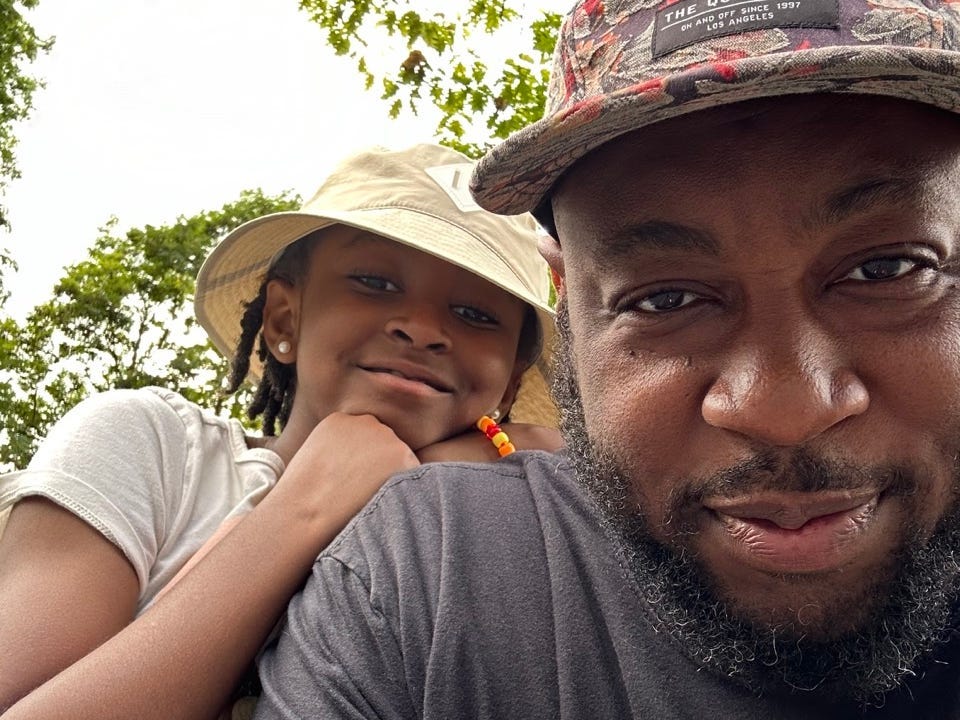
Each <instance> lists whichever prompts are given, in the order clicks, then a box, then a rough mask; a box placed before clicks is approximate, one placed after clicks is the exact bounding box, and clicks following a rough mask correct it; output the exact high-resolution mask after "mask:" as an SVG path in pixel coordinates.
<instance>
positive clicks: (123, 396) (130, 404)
mask: <svg viewBox="0 0 960 720" xmlns="http://www.w3.org/2000/svg"><path fill="white" fill-rule="evenodd" d="M208 426H209V427H213V428H217V429H219V430H220V431H226V432H230V433H236V432H240V433H242V428H241V426H240V423H239V422H238V421H237V420H234V419H232V418H223V417H218V416H216V415H214V414H213V413H212V412H210V411H209V410H207V409H206V408H203V407H201V406H200V405H198V404H196V403H194V402H192V401H190V400H188V399H187V398H185V397H184V396H183V395H181V394H179V393H177V392H174V391H173V390H168V389H167V388H161V387H143V388H137V389H118V390H107V391H105V392H101V393H97V394H95V395H91V396H89V397H87V398H85V399H84V400H82V401H81V402H80V403H78V404H77V405H76V406H74V407H73V408H72V409H71V410H70V411H69V412H67V413H66V414H65V415H64V416H63V418H61V419H60V421H59V422H58V423H57V424H56V425H55V426H54V428H53V430H52V432H51V434H53V433H57V434H59V433H62V432H66V433H70V434H78V435H79V436H81V437H82V436H89V435H90V434H94V435H95V434H98V433H99V432H103V431H106V432H109V433H111V434H112V433H119V434H122V435H128V434H135V433H137V432H143V431H149V430H151V429H152V430H153V431H155V432H158V433H159V434H160V435H161V436H162V437H177V436H183V435H187V436H190V435H193V434H195V433H200V432H202V431H203V429H204V428H205V427H208Z"/></svg>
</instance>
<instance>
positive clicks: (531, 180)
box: [471, 0, 960, 214]
mask: <svg viewBox="0 0 960 720" xmlns="http://www.w3.org/2000/svg"><path fill="white" fill-rule="evenodd" d="M802 93H854V94H867V95H885V96H889V97H895V98H903V99H905V100H914V101H917V102H922V103H927V104H930V105H935V106H937V107H940V108H943V109H945V110H949V111H951V112H960V2H956V1H955V2H942V1H941V0H927V1H926V2H921V1H919V0H663V2H654V1H652V0H578V2H577V4H576V5H575V6H574V8H573V10H572V11H571V13H570V14H569V15H568V16H567V18H566V20H565V21H564V23H563V25H562V27H561V29H560V35H559V38H558V41H557V48H556V53H555V56H554V66H553V70H552V73H551V79H550V86H549V88H548V96H547V110H546V112H545V114H544V118H543V119H542V120H540V121H538V122H536V123H534V124H533V125H530V126H528V127H526V128H524V129H523V130H521V131H519V132H517V133H515V134H514V135H512V136H511V137H509V138H508V139H507V140H505V141H504V142H503V143H501V144H500V145H499V146H497V147H495V148H493V150H491V151H490V152H489V153H488V154H487V156H486V157H485V158H483V160H481V161H480V163H479V164H478V166H477V168H476V170H475V172H474V175H473V179H472V182H471V190H472V191H473V194H474V197H476V199H477V202H478V203H479V204H480V205H482V206H483V207H485V208H487V209H488V210H492V211H494V212H498V213H508V214H514V213H519V212H523V211H527V210H533V209H535V208H537V206H538V205H540V204H541V203H542V202H543V200H544V199H545V198H546V196H547V195H548V193H549V191H550V188H551V187H552V186H553V184H554V183H555V182H556V181H557V180H558V179H559V178H560V176H561V175H562V174H563V172H564V171H565V170H567V169H568V168H569V167H570V166H571V165H573V164H574V163H575V162H576V161H577V160H579V159H580V158H581V157H583V156H584V155H586V154H587V153H589V152H590V151H591V150H593V149H594V148H597V147H599V146H600V145H602V144H604V143H606V142H608V141H610V140H612V139H613V138H615V137H617V136H618V135H622V134H624V133H627V132H630V131H631V130H635V129H637V128H641V127H643V126H645V125H650V124H652V123H655V122H659V121H660V120H665V119H667V118H671V117H676V116H678V115H682V114H686V113H690V112H695V111H698V110H704V109H707V108H711V107H716V106H718V105H726V104H729V103H735V102H740V101H743V100H752V99H754V98H761V97H770V96H775V95H795V94H802Z"/></svg>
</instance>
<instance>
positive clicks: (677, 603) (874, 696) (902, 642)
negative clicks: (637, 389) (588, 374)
mask: <svg viewBox="0 0 960 720" xmlns="http://www.w3.org/2000/svg"><path fill="white" fill-rule="evenodd" d="M557 327H558V332H557V340H556V342H557V348H556V353H555V360H554V367H555V376H554V384H553V392H554V398H555V400H556V402H557V406H558V408H559V410H560V426H561V429H562V431H563V435H564V439H565V441H566V446H567V452H568V455H569V458H570V461H571V464H572V466H573V468H574V471H575V474H576V477H577V480H578V481H579V483H580V484H581V485H582V486H583V487H584V488H585V489H586V490H587V492H588V493H589V495H590V496H591V498H592V500H593V502H594V504H595V505H596V506H597V507H598V509H599V510H600V514H601V517H602V518H603V523H604V525H605V528H604V529H605V530H606V531H607V532H608V533H609V534H610V535H611V537H613V539H614V541H615V543H616V546H617V550H618V554H619V558H618V559H619V560H620V562H621V565H622V566H623V567H624V568H625V569H626V572H627V574H628V575H629V579H630V580H631V584H632V585H633V587H634V588H635V590H636V591H637V592H638V593H639V595H640V597H641V599H642V600H644V601H645V602H646V604H647V606H648V607H649V609H650V613H651V618H652V621H653V623H654V626H655V628H656V629H657V630H662V631H666V632H667V633H668V634H669V635H670V636H671V637H672V638H673V640H674V641H675V643H676V644H677V645H678V646H679V647H680V649H681V650H682V651H683V652H684V654H686V655H687V656H688V657H689V658H691V659H692V660H693V661H694V662H696V663H697V664H698V665H700V666H701V667H703V668H705V669H708V670H710V671H712V672H714V673H717V674H719V675H721V676H724V677H727V678H730V679H732V680H734V681H736V682H738V683H740V684H742V685H744V686H746V687H747V688H749V689H750V690H752V691H754V692H755V693H758V694H765V693H773V694H776V693H784V692H794V691H798V690H802V691H810V692H816V693H817V694H821V693H822V694H823V695H825V696H827V697H830V698H838V697H845V698H847V699H848V700H850V701H852V702H855V703H857V704H859V705H861V706H867V705H881V704H883V702H884V695H885V694H886V693H888V692H889V691H891V690H893V689H895V688H897V687H899V686H900V685H901V684H902V683H904V682H905V681H906V680H907V678H909V677H910V676H912V675H914V674H916V670H917V668H918V666H919V665H920V664H921V663H922V662H923V661H924V660H926V659H927V658H928V657H929V656H930V655H931V653H932V652H933V651H934V650H935V649H936V648H937V646H938V645H939V644H940V643H941V641H942V640H943V639H944V638H945V637H946V635H947V633H948V630H949V628H950V627H952V626H953V625H954V624H955V623H956V621H957V617H956V616H955V615H954V613H955V612H956V611H955V606H956V601H957V598H958V592H960V551H958V549H960V504H958V503H957V501H956V500H954V501H953V502H952V503H951V505H950V507H949V508H948V509H947V511H946V512H945V514H944V517H943V518H942V519H941V520H940V521H939V523H938V524H937V526H936V528H935V529H934V530H933V532H932V534H930V533H924V532H923V531H922V529H921V528H919V527H917V526H916V525H910V524H907V525H904V526H903V527H902V528H901V543H900V551H899V552H898V553H896V554H895V555H894V556H892V557H891V558H890V559H889V562H888V563H887V566H886V567H884V568H881V569H878V572H876V573H874V574H873V577H872V578H871V580H870V581H869V582H867V583H865V584H864V586H862V587H860V588H855V589H852V590H851V592H849V593H846V594H844V595H842V596H838V597H836V598H835V599H834V600H833V602H832V604H831V605H828V606H826V608H825V610H826V612H825V614H824V615H823V616H821V618H820V621H819V623H818V625H819V632H817V628H811V627H810V626H808V625H805V624H804V623H803V622H800V620H799V619H798V618H797V617H793V618H792V620H790V619H782V620H778V621H777V622H775V623H770V622H761V621H758V620H757V619H756V618H751V617H750V616H749V613H747V612H745V611H744V609H743V608H741V607H739V606H738V604H737V602H736V601H735V600H734V599H732V598H730V597H729V596H727V595H726V594H725V592H724V591H723V589H722V584H721V583H718V582H716V581H715V580H713V579H712V578H711V575H710V573H709V571H708V570H707V569H706V568H705V567H704V566H703V565H701V564H700V562H699V561H698V558H697V557H696V553H695V552H691V551H690V548H689V546H688V545H686V544H685V542H684V538H685V537H686V538H687V539H689V537H691V535H693V534H695V533H696V523H695V521H694V519H693V517H692V511H691V508H699V503H698V501H699V500H700V499H702V498H703V497H705V496H707V495H716V496H724V495H728V496H733V495H736V494H737V493H738V492H743V491H744V490H747V489H763V488H777V489H782V490H795V491H816V490H831V489H853V488H857V487H858V486H859V487H870V486H871V483H873V484H872V486H873V487H876V482H877V480H878V479H882V481H883V482H882V485H881V486H882V487H885V488H886V490H885V492H887V493H889V494H891V495H899V496H900V497H902V498H903V499H904V500H905V501H906V503H905V504H906V505H907V507H908V508H909V507H914V508H915V507H916V503H918V502H920V498H921V497H922V493H920V492H918V485H917V481H916V476H915V473H913V472H912V471H911V470H910V469H908V468H901V467H887V468H873V469H871V470H864V469H860V468H856V467H851V466H848V465H842V464H839V463H836V462H833V461H829V460H826V459H823V458H819V457H816V456H814V455H813V454H811V453H810V452H808V451H805V450H802V449H799V450H797V451H795V452H794V453H793V454H792V456H791V457H790V458H789V460H786V461H785V460H783V459H782V454H781V453H774V452H773V451H769V450H768V451H762V450H761V451H759V452H757V453H756V454H755V456H754V457H752V458H751V459H749V460H747V461H745V462H743V463H739V464H738V465H736V466H734V467H730V468H725V469H723V470H721V471H720V472H717V473H715V474H714V475H713V476H711V477H709V478H706V479H696V480H690V481H688V482H682V483H678V487H677V489H676V490H675V492H674V493H672V495H671V498H670V503H669V507H670V509H671V511H670V513H669V514H668V517H670V523H669V525H670V527H671V528H672V530H671V533H672V534H671V535H668V536H667V540H666V541H661V540H658V539H657V538H656V537H655V536H654V534H653V533H652V532H651V522H650V520H649V519H648V518H647V517H645V516H644V513H643V508H642V507H640V508H637V507H636V503H633V504H631V502H630V495H631V481H633V482H635V481H636V473H631V472H629V471H628V469H627V468H625V467H624V466H622V465H621V464H620V463H618V461H617V459H616V458H615V457H614V455H613V454H612V453H611V452H609V451H607V450H605V449H604V448H603V447H602V446H600V445H599V444H598V443H597V442H593V441H591V439H590V437H589V435H588V432H587V424H586V419H585V417H584V411H583V403H582V401H581V396H580V389H579V386H578V383H577V378H576V374H575V372H576V371H575V369H574V368H575V367H576V363H575V358H574V349H573V346H572V336H571V332H570V325H569V316H568V313H567V309H566V306H565V304H564V303H563V301H561V302H560V304H559V306H558V308H557ZM640 440H641V441H642V438H641V439H640ZM878 474H879V475H880V476H881V477H880V478H878ZM958 486H960V471H958V470H957V468H954V477H953V497H954V498H956V497H957V490H958ZM631 505H632V507H631ZM907 514H908V515H911V514H915V513H907ZM784 582H786V583H789V582H793V583H795V584H796V585H795V586H796V587H798V588H800V587H802V586H803V583H804V578H803V577H802V576H796V577H793V578H788V577H785V578H784ZM851 619H852V620H851ZM830 628H833V629H834V630H833V635H831V634H830ZM836 628H843V629H842V630H839V631H837V630H836Z"/></svg>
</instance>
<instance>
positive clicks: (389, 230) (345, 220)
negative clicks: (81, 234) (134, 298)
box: [194, 144, 557, 426]
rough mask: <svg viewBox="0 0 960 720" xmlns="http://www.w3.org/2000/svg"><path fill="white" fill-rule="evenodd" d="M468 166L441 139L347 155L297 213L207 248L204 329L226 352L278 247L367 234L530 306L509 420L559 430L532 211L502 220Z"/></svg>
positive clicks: (544, 275) (252, 225) (253, 225)
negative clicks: (537, 343) (532, 325)
mask: <svg viewBox="0 0 960 720" xmlns="http://www.w3.org/2000/svg"><path fill="white" fill-rule="evenodd" d="M472 172H473V163H472V162H471V161H470V160H469V159H468V158H467V157H465V156H463V155H461V154H460V153H458V152H455V151H454V150H451V149H449V148H445V147H441V146H437V145H427V144H421V145H415V146H413V147H411V148H409V149H406V150H400V151H390V150H386V149H383V148H374V149H370V150H365V151H363V152H360V153H357V154H355V155H352V156H350V157H348V158H346V159H345V160H344V161H342V162H341V163H340V165H339V166H338V167H337V168H336V169H335V170H334V171H333V173H332V174H331V175H330V176H329V177H328V178H327V180H326V182H324V184H323V185H322V186H321V187H320V189H319V190H318V191H317V192H316V194H315V195H314V196H313V198H311V199H310V200H309V201H308V202H307V203H306V204H305V205H304V206H303V207H302V208H301V209H300V210H299V211H298V212H281V213H274V214H271V215H265V216H263V217H260V218H257V219H255V220H251V221H250V222H247V223H245V224H243V225H241V226H240V227H238V228H237V229H236V230H234V231H233V232H231V233H230V234H229V235H227V236H226V237H225V238H224V239H223V240H222V241H221V242H220V244H219V245H217V247H216V248H215V249H214V250H213V252H211V253H210V255H209V256H208V257H207V259H206V261H205V262H204V264H203V267H202V268H201V269H200V274H199V275H198V276H197V288H196V295H195V299H194V308H195V311H196V315H197V319H198V320H199V321H200V325H201V326H202V327H203V329H204V330H206V331H207V334H208V335H209V336H210V339H211V340H212V341H213V344H214V345H215V346H216V347H217V349H218V350H219V351H220V352H221V353H223V354H224V355H225V356H226V357H231V356H232V355H233V352H234V350H235V349H236V346H237V341H238V340H239V337H240V318H241V317H242V314H243V310H244V303H246V302H249V301H250V300H252V299H253V298H254V297H255V296H256V294H257V291H258V290H259V287H260V283H261V282H262V281H263V277H264V274H265V273H266V271H267V269H268V267H269V266H270V263H271V262H272V261H273V260H274V258H276V257H278V256H279V254H280V252H281V251H283V249H284V248H286V247H287V246H288V245H290V244H291V243H293V242H296V241H297V240H299V239H300V238H302V237H304V236H306V235H309V234H310V233H312V232H314V231H315V230H319V229H321V228H325V227H329V226H331V225H336V224H340V225H347V226H350V227H355V228H358V229H360V230H366V231H368V232H371V233H374V234H376V235H380V236H382V237H385V238H389V239H391V240H395V241H396V242H399V243H403V244H404V245H409V246H410V247H413V248H416V249H417V250H422V251H423V252H427V253H430V254H431V255H435V256H436V257H439V258H441V259H443V260H446V261H447V262H451V263H453V264H454V265H458V266H460V267H462V268H465V269H466V270H469V271H470V272H472V273H474V274H476V275H479V276H480V277H482V278H484V279H485V280H487V281H489V282H491V283H493V284H494V285H496V286H498V287H500V288H502V289H503V290H505V291H507V292H508V293H510V294H512V295H515V296H516V297H518V298H520V299H521V300H523V301H524V302H526V303H527V304H529V305H530V306H531V307H533V308H534V310H536V313H537V319H538V320H539V330H540V336H541V340H542V342H541V348H542V350H543V351H542V352H541V353H540V354H539V356H538V357H537V359H536V361H535V362H534V363H533V365H532V366H531V367H530V368H529V369H528V370H527V372H526V373H524V375H523V380H522V384H521V389H520V394H519V396H518V398H517V400H516V402H515V403H514V405H513V409H512V410H511V412H510V417H511V419H512V420H513V421H515V422H531V423H537V424H541V425H548V426H556V423H557V417H556V410H555V408H554V405H553V402H552V401H551V399H550V393H549V389H548V388H549V383H548V381H547V364H546V360H547V357H548V355H549V350H550V348H551V346H552V340H553V335H554V331H553V310H552V309H551V308H550V305H549V293H550V280H549V272H548V269H547V265H546V263H545V262H544V261H543V259H542V258H541V257H540V254H539V253H538V252H537V238H538V234H539V233H540V232H541V231H540V230H539V227H538V225H537V224H536V221H534V219H533V218H532V217H531V216H530V215H527V214H523V215H513V216H500V215H493V214H491V213H488V212H487V211H485V210H483V209H482V208H480V206H479V205H477V204H476V202H474V200H473V198H472V197H471V196H470V192H469V190H468V182H469V179H470V175H471V173H472ZM254 360H255V358H254ZM251 374H252V375H254V377H259V374H260V365H259V363H257V364H254V363H253V362H252V363H251Z"/></svg>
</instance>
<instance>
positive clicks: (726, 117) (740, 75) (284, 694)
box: [258, 0, 960, 719]
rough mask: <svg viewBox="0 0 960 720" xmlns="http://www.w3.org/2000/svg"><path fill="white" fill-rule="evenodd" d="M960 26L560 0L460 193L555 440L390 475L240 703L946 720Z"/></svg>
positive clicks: (892, 10) (955, 706) (335, 712)
mask: <svg viewBox="0 0 960 720" xmlns="http://www.w3.org/2000/svg"><path fill="white" fill-rule="evenodd" d="M958 49H960V14H958V6H957V5H955V4H950V3H943V4H941V3H940V2H938V1H937V0H928V1H927V2H922V3H921V2H913V1H912V0H898V1H897V2H881V1H880V0H877V1H876V2H874V1H871V2H863V1H862V0H840V3H839V5H838V4H836V3H832V2H824V1H821V0H799V2H793V1H790V2H780V0H774V1H771V2H766V1H765V0H758V1H757V2H740V1H739V0H737V1H733V0H729V1H727V0H716V1H714V0H677V1H676V2H672V3H669V2H668V3H664V4H662V5H661V6H655V5H654V4H653V3H652V2H644V1H643V0H632V1H630V0H623V1H621V2H617V1H608V2H602V1H600V0H582V1H581V2H579V3H578V4H577V6H576V7H575V8H574V10H573V11H572V13H571V15H570V17H568V18H567V21H566V23H565V24H564V26H563V29H562V30H561V37H560V40H559V44H558V51H557V66H556V67H555V69H554V73H553V79H552V83H551V88H550V98H551V100H550V109H549V111H548V113H547V115H546V117H545V119H544V120H542V121H541V122H539V123H537V124H535V125H533V126H531V127H529V128H527V129H525V130H523V131H521V132H520V133H518V134H517V135H515V136H513V137H512V138H510V139H509V140H507V141H506V142H505V143H503V144H502V145H501V146H500V147H498V148H495V149H494V150H493V152H492V153H491V154H490V155H488V156H487V157H486V158H485V159H484V160H483V161H482V162H481V164H480V165H479V167H478V169H477V172H476V174H475V175H474V192H475V195H476V196H477V198H478V200H479V202H481V204H483V205H485V206H487V207H488V208H490V209H493V210H496V211H498V212H504V213H517V212H522V211H525V210H534V211H535V214H536V215H537V216H538V218H539V219H540V220H541V222H542V223H543V224H544V226H545V227H546V228H548V229H549V231H550V234H551V238H549V239H547V240H546V241H545V242H544V243H543V252H544V255H545V257H546V258H547V259H548V261H549V263H550V265H551V267H552V268H553V270H554V273H555V275H556V280H557V285H558V291H559V296H560V306H559V313H558V324H559V330H560V332H559V335H560V347H559V359H558V361H557V363H556V368H557V373H558V380H557V384H556V394H557V400H558V403H559V405H560V407H561V413H562V423H561V424H562V426H563V430H564V433H565V435H566V438H567V443H568V450H567V452H566V454H565V455H561V456H559V457H557V456H549V455H545V454H535V453H517V454H516V456H514V458H511V459H508V460H506V461H501V463H499V464H498V465H497V466H495V467H493V468H474V467H470V466H427V467H424V468H421V469H420V470H418V471H417V472H414V473H411V474H407V475H403V476H399V477H397V478H395V479H394V480H393V481H391V483H390V484H389V485H388V486H387V487H386V488H385V489H384V490H383V491H382V492H381V493H380V495H379V496H378V497H377V498H375V500H374V501H373V502H372V503H371V504H370V505H369V506H368V507H367V508H366V509H365V510H364V512H363V513H362V514H361V515H360V516H359V517H358V518H357V519H356V520H355V521H354V523H353V524H352V525H351V526H350V527H349V528H348V529H347V530H346V531H345V532H344V533H343V534H342V535H341V536H340V538H339V539H338V540H337V541H336V543H335V544H334V546H333V547H331V548H330V549H329V550H328V551H327V552H326V553H325V554H324V555H323V556H321V558H320V559H319V560H318V562H317V563H316V565H315V568H314V573H313V575H312V577H311V578H310V580H309V581H308V583H307V585H306V588H305V589H304V591H303V593H302V594H301V595H300V596H298V597H297V598H296V599H295V600H294V601H293V603H292V605H291V607H290V611H289V614H288V619H287V626H286V629H285V631H284V632H283V634H282V635H281V637H280V639H279V642H278V644H277V646H276V647H275V648H272V649H270V650H269V651H267V653H266V654H265V656H264V658H263V663H262V666H261V673H262V677H263V682H264V687H265V695H264V698H263V700H262V701H261V707H260V709H259V711H258V717H262V718H270V717H305V716H312V715H316V716H322V717H334V716H344V717H375V716H376V717H429V718H441V717H517V718H541V717H542V718H553V717H564V718H618V717H631V716H632V717H637V718H658V719H660V718H689V717H720V718H741V717H742V718H747V717H750V718H754V717H762V718H827V717H829V718H834V717H869V718H951V717H954V718H956V717H960V636H958V634H957V629H958V628H960V619H958V604H960V603H958V587H960V501H958V490H960V464H958V463H960V460H958V459H960V118H958V117H957V115H955V114H954V113H957V112H960V52H958Z"/></svg>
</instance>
